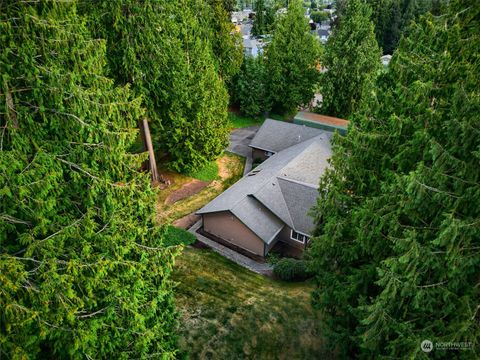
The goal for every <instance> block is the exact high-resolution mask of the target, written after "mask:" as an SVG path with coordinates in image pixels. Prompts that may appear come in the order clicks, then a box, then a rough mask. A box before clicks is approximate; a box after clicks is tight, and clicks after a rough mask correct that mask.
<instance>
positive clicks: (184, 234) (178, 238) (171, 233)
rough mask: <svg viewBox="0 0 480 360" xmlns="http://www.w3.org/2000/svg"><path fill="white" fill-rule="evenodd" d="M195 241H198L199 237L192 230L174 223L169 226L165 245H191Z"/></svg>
mask: <svg viewBox="0 0 480 360" xmlns="http://www.w3.org/2000/svg"><path fill="white" fill-rule="evenodd" d="M195 241H197V238H196V237H195V235H193V234H192V233H191V232H188V231H187V230H184V229H181V228H177V227H175V226H173V225H169V226H167V229H166V231H165V240H164V244H165V246H175V245H191V244H193V243H194V242H195Z"/></svg>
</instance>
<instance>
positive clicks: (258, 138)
mask: <svg viewBox="0 0 480 360" xmlns="http://www.w3.org/2000/svg"><path fill="white" fill-rule="evenodd" d="M324 132H325V131H323V130H321V129H314V128H309V127H307V126H303V125H295V124H292V123H287V122H284V121H277V120H272V119H267V120H265V122H264V123H263V125H262V127H261V128H260V129H259V130H258V132H257V134H256V135H255V137H254V138H253V139H252V142H251V143H250V145H249V146H250V147H254V148H257V149H262V150H266V151H271V152H274V153H277V152H279V151H282V150H284V149H287V148H289V147H291V146H293V145H297V144H300V143H302V142H304V141H306V140H309V139H312V138H314V137H315V136H318V135H320V134H322V133H324Z"/></svg>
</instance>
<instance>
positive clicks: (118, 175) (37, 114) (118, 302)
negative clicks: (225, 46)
mask: <svg viewBox="0 0 480 360" xmlns="http://www.w3.org/2000/svg"><path fill="white" fill-rule="evenodd" d="M0 10H1V11H0V29H1V30H0V48H1V49H2V52H1V53H0V74H1V75H0V76H1V82H0V125H1V133H0V172H1V176H0V189H1V190H0V194H1V201H0V274H1V276H0V307H1V308H2V316H1V319H0V329H1V331H0V344H1V348H2V350H1V352H2V355H5V356H7V357H8V358H12V359H26V358H59V359H62V358H65V359H66V358H68V359H85V358H108V357H112V356H114V357H115V358H121V359H127V358H145V357H148V356H160V355H161V356H162V357H163V358H174V357H175V354H176V352H177V350H176V344H175V335H174V332H175V325H176V315H175V310H174V301H173V284H172V282H171V280H170V279H169V274H170V272H171V271H172V266H173V259H174V255H175V254H176V252H177V250H174V249H173V248H166V247H164V246H163V245H162V244H163V231H162V229H161V228H158V227H156V226H155V223H154V214H155V199H156V193H155V191H154V190H153V189H152V188H151V185H150V179H149V177H148V176H147V175H146V174H142V173H139V172H138V169H139V168H140V165H141V163H142V161H143V160H144V158H143V157H142V156H138V155H133V154H130V153H128V149H129V148H130V146H131V145H132V144H133V143H134V142H135V139H136V137H137V133H138V132H137V130H136V124H137V121H138V120H139V119H141V118H142V116H144V110H143V109H142V107H141V99H140V98H138V97H135V96H134V94H133V93H132V92H131V91H130V89H129V87H128V86H126V87H116V86H114V84H113V81H112V80H110V79H108V78H106V77H105V72H104V66H105V64H106V58H105V53H106V51H105V42H104V41H102V40H94V39H92V38H91V37H90V34H89V32H88V31H87V29H86V27H85V26H84V24H85V21H84V19H83V18H82V17H80V16H78V14H77V11H76V6H75V2H73V1H71V2H65V1H49V2H2V3H0Z"/></svg>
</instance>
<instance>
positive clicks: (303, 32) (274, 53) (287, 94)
mask: <svg viewBox="0 0 480 360" xmlns="http://www.w3.org/2000/svg"><path fill="white" fill-rule="evenodd" d="M319 56H320V45H319V42H318V41H317V39H316V38H315V37H314V36H313V35H312V34H311V33H310V26H309V25H308V20H307V19H306V18H305V17H304V10H303V5H302V3H301V2H300V1H299V0H293V1H291V2H290V5H289V7H288V12H287V14H286V15H284V16H280V17H278V19H277V21H276V23H275V32H274V35H273V39H272V42H271V43H270V44H269V45H268V47H267V49H266V67H267V74H268V77H269V83H268V86H269V89H268V91H269V98H270V101H271V103H272V105H273V109H274V110H276V111H279V112H284V113H285V112H286V113H289V112H293V111H295V110H296V109H297V107H298V106H299V105H305V104H308V102H309V101H310V100H311V99H312V98H313V95H314V92H315V88H316V86H317V83H318V78H319V72H318V70H317V68H316V66H317V64H318V62H319Z"/></svg>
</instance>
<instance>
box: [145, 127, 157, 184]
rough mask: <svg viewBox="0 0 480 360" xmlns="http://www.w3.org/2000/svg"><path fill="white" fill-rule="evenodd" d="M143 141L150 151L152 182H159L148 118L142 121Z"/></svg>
mask: <svg viewBox="0 0 480 360" xmlns="http://www.w3.org/2000/svg"><path fill="white" fill-rule="evenodd" d="M142 139H143V140H144V141H145V145H146V148H147V151H148V160H149V164H150V171H151V172H152V181H153V182H158V181H159V179H160V178H159V176H158V170H157V162H156V161H155V153H154V152H153V144H152V137H151V135H150V129H149V127H148V121H147V119H146V118H145V119H143V121H142Z"/></svg>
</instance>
